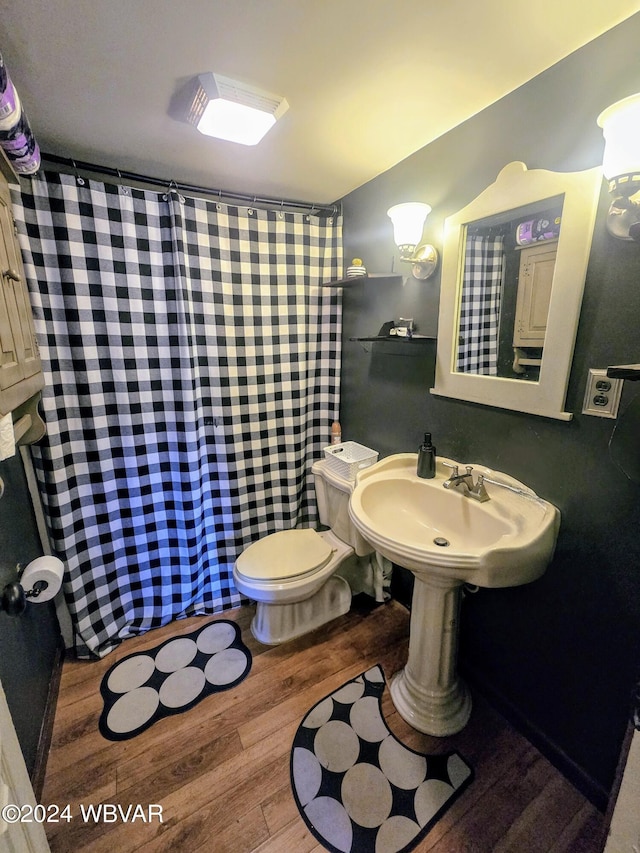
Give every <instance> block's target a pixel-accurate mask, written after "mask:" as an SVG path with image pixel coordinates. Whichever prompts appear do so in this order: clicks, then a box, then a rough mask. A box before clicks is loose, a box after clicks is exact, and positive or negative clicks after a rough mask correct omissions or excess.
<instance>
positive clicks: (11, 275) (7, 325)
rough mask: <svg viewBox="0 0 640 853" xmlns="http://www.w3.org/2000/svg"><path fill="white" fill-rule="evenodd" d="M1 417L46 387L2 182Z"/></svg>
mask: <svg viewBox="0 0 640 853" xmlns="http://www.w3.org/2000/svg"><path fill="white" fill-rule="evenodd" d="M0 277H1V281H0V414H6V413H7V412H8V411H11V410H13V409H15V408H16V407H17V406H19V405H20V404H21V403H23V402H24V401H25V400H26V399H28V398H29V397H31V396H32V395H33V394H35V393H36V392H37V391H39V390H40V389H41V388H42V386H43V381H42V366H41V363H40V355H39V353H38V345H37V342H36V337H35V331H34V328H33V316H32V313H31V303H30V301H29V293H28V291H27V285H26V281H25V276H24V268H23V266H22V256H21V254H20V247H19V245H18V240H17V237H16V235H15V229H14V224H13V214H12V212H11V196H10V194H9V187H8V184H7V183H6V181H4V180H3V179H0Z"/></svg>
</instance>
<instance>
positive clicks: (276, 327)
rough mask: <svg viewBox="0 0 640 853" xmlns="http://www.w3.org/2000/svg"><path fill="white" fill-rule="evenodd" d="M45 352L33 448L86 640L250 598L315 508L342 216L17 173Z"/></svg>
mask: <svg viewBox="0 0 640 853" xmlns="http://www.w3.org/2000/svg"><path fill="white" fill-rule="evenodd" d="M14 203H15V215H16V218H17V220H18V226H19V232H20V241H21V246H22V250H23V255H24V259H25V269H26V274H27V279H28V282H29V288H30V291H31V298H32V304H33V309H34V316H35V321H36V333H37V337H38V340H39V342H40V347H41V356H42V359H43V365H44V369H45V378H46V389H45V392H44V395H43V416H44V418H45V421H46V424H47V435H46V437H45V438H44V439H43V441H42V442H41V443H40V444H39V445H38V446H34V447H33V454H34V463H35V466H36V471H37V475H38V480H39V484H40V487H41V491H42V497H43V503H44V508H45V513H46V515H47V517H48V524H49V529H50V534H51V537H52V544H53V547H54V549H55V551H56V552H57V553H58V555H59V556H60V557H61V558H62V559H63V560H64V562H65V563H66V568H67V574H66V576H65V578H66V580H65V585H64V589H65V594H66V598H67V602H68V604H69V608H70V610H71V614H72V617H73V619H74V624H75V630H76V635H77V646H78V653H79V654H80V655H81V656H86V655H98V656H102V655H104V654H106V653H107V652H108V651H110V650H111V649H113V648H114V647H115V646H116V645H117V644H118V642H119V641H120V640H121V639H123V638H125V637H127V636H131V635H135V634H139V633H141V632H143V631H145V630H147V629H149V628H151V627H154V626H158V625H161V624H164V623H166V622H169V621H170V620H172V619H175V618H180V617H184V616H187V615H191V614H196V613H210V612H215V611H218V610H222V609H225V608H228V607H233V606H236V605H237V604H239V603H240V597H239V595H238V593H237V591H236V590H235V588H234V586H233V580H232V574H231V572H232V568H233V563H234V560H235V558H236V556H237V555H238V554H239V552H240V551H241V550H242V549H243V548H244V547H246V546H247V545H248V544H249V543H250V542H252V541H254V540H255V539H257V538H259V537H260V536H263V535H265V534H267V533H271V532H274V531H276V530H280V529H283V528H288V527H294V526H296V525H297V526H309V525H310V524H312V523H313V522H314V521H315V501H314V499H313V484H312V479H311V477H310V475H309V469H310V466H311V463H312V462H313V461H314V460H315V459H318V458H320V457H321V456H322V447H323V446H324V445H326V444H328V440H329V429H330V424H331V421H332V420H334V419H335V418H336V417H337V414H338V407H339V380H340V333H341V311H340V295H339V293H340V292H339V290H337V289H336V288H328V287H322V288H321V287H320V286H319V284H320V282H323V281H329V280H331V279H336V278H339V277H340V275H341V272H342V244H341V220H340V217H336V216H334V217H327V216H319V215H315V214H307V213H290V212H285V211H284V210H282V211H273V210H269V211H267V210H259V209H248V208H241V207H232V206H228V205H226V204H223V203H215V202H209V201H205V200H202V199H191V198H188V199H183V198H181V197H180V196H179V195H178V193H176V192H175V191H174V192H169V193H165V194H155V193H152V192H147V191H142V190H138V189H131V188H128V187H118V186H116V185H109V184H103V183H99V182H94V181H83V182H82V184H80V182H79V181H77V180H76V178H74V177H73V176H68V175H56V174H49V175H44V176H40V177H39V178H37V179H35V178H34V179H33V180H32V181H31V185H30V186H28V185H27V183H26V181H25V182H24V186H23V187H22V191H21V192H18V190H17V189H15V192H14Z"/></svg>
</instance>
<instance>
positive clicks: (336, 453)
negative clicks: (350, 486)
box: [324, 441, 378, 482]
mask: <svg viewBox="0 0 640 853" xmlns="http://www.w3.org/2000/svg"><path fill="white" fill-rule="evenodd" d="M324 457H325V459H326V460H327V468H329V469H330V470H331V471H333V472H334V473H335V474H338V475H339V476H340V477H344V478H345V480H350V481H351V482H353V481H354V480H355V479H356V474H357V473H358V471H361V470H362V469H363V468H368V467H369V466H370V465H373V464H374V462H377V461H378V453H377V451H375V450H371V448H370V447H365V446H364V445H363V444H358V443H357V442H355V441H343V442H342V443H341V444H330V445H329V447H325V448H324Z"/></svg>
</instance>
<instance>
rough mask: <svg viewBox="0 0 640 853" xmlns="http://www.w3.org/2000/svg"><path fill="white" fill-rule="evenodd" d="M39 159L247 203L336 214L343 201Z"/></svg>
mask: <svg viewBox="0 0 640 853" xmlns="http://www.w3.org/2000/svg"><path fill="white" fill-rule="evenodd" d="M42 161H43V162H44V161H46V162H47V163H52V164H55V165H57V166H66V167H67V168H69V169H71V170H73V172H74V174H77V173H78V172H91V173H92V174H94V175H107V176H109V177H111V178H119V179H121V180H126V181H135V182H136V183H139V184H146V185H148V186H155V187H160V188H163V189H165V190H166V189H169V190H183V191H184V192H186V193H193V194H195V195H205V196H211V197H214V198H225V199H229V200H231V199H233V200H237V201H243V202H247V203H248V204H250V205H251V204H266V205H270V206H271V207H274V208H282V207H287V208H293V209H294V210H307V211H309V212H310V213H327V214H330V215H332V216H335V215H336V214H337V213H342V205H337V204H315V203H310V202H307V201H296V200H294V199H286V198H269V197H268V196H256V195H249V194H248V193H240V192H233V191H232V190H222V189H212V188H210V187H199V186H196V185H195V184H183V183H178V182H177V181H174V180H170V181H169V180H163V179H162V178H152V177H149V176H148V175H139V174H137V173H135V172H127V171H123V170H122V169H114V168H112V167H111V166H98V165H96V164H95V163H85V162H83V161H81V160H73V159H71V158H69V157H58V156H57V155H56V154H46V153H43V154H42Z"/></svg>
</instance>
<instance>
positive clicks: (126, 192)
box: [116, 168, 129, 195]
mask: <svg viewBox="0 0 640 853" xmlns="http://www.w3.org/2000/svg"><path fill="white" fill-rule="evenodd" d="M116 172H117V173H118V180H119V181H120V182H122V180H123V178H122V172H121V171H120V169H118V168H116ZM118 192H119V193H120V195H129V187H126V186H125V185H124V184H123V183H119V184H118Z"/></svg>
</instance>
